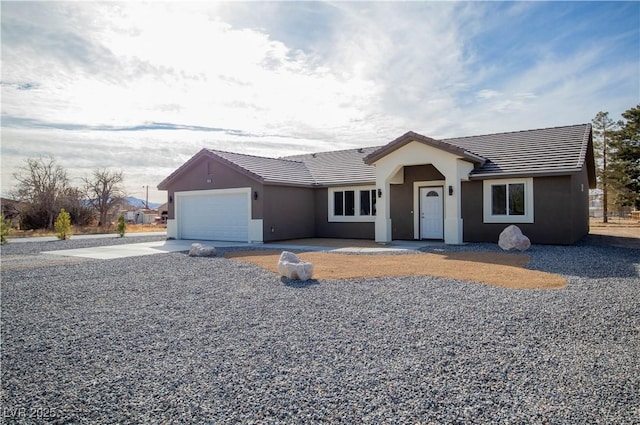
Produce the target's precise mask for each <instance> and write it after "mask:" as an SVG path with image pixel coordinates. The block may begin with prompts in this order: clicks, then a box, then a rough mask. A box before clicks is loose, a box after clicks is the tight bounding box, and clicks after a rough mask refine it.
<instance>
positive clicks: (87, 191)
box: [10, 156, 126, 230]
mask: <svg viewBox="0 0 640 425" xmlns="http://www.w3.org/2000/svg"><path fill="white" fill-rule="evenodd" d="M13 177H14V178H15V179H16V182H17V184H16V187H15V189H13V190H12V191H11V192H10V196H11V197H12V198H13V199H14V200H16V201H21V202H23V203H24V207H23V208H21V209H20V227H21V228H22V229H25V230H28V229H50V230H51V229H53V228H54V224H55V223H54V222H55V219H56V217H57V215H58V213H59V212H60V211H61V210H63V209H64V210H65V211H66V212H68V213H69V216H70V219H71V223H72V224H74V225H78V226H87V225H92V224H94V222H95V219H96V217H97V218H98V226H101V227H107V226H109V225H110V222H109V221H108V220H109V215H110V213H111V212H112V211H114V210H115V209H116V208H118V207H120V206H121V205H123V204H124V200H125V197H126V193H125V190H124V185H123V184H124V174H123V172H122V171H111V170H108V169H105V168H98V169H95V170H93V172H92V174H91V175H90V176H85V177H83V178H82V184H81V186H80V187H74V186H72V185H71V182H70V180H69V177H68V174H67V171H66V170H65V169H64V168H63V167H62V166H61V165H60V164H58V163H57V161H56V159H55V158H54V157H53V156H49V157H47V158H43V157H39V158H28V159H26V160H25V164H24V165H23V166H21V167H19V168H18V170H17V171H16V172H15V173H14V174H13Z"/></svg>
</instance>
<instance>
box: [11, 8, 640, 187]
mask: <svg viewBox="0 0 640 425" xmlns="http://www.w3.org/2000/svg"><path fill="white" fill-rule="evenodd" d="M546 7H558V8H560V7H561V8H563V13H565V14H567V13H569V12H570V11H571V8H572V7H574V6H572V5H564V4H563V5H557V6H556V5H554V4H551V5H549V4H531V3H513V4H511V3H509V4H501V3H500V4H496V3H448V2H438V3H432V2H416V3H413V2H407V3H377V2H362V3H360V2H355V3H351V2H349V3H346V2H336V3H304V2H303V3H277V2H275V3H271V2H269V3H266V2H265V3H209V2H206V3H205V2H196V3H183V2H168V3H159V2H157V3H141V2H129V3H80V2H78V3H56V2H49V3H28V2H27V3H7V4H3V8H2V12H3V13H2V52H3V66H2V83H3V84H2V114H3V123H4V124H3V125H4V127H7V124H11V125H9V126H8V128H4V127H3V130H2V139H3V140H2V165H3V167H2V180H3V181H2V191H3V193H6V191H7V189H8V188H9V187H10V186H11V177H10V174H11V172H12V170H13V169H14V168H15V167H16V166H17V165H19V164H20V161H21V160H23V159H24V158H25V157H27V156H34V155H37V154H40V153H47V152H51V151H53V152H54V153H56V152H58V153H59V155H60V159H61V161H64V165H65V166H68V167H70V168H72V169H73V170H74V171H77V172H78V173H84V172H88V171H90V170H91V168H95V167H115V168H118V166H121V167H122V168H124V171H125V175H127V174H128V175H130V176H136V177H132V180H134V182H132V183H131V185H132V188H133V189H135V188H136V187H138V186H142V185H146V184H152V185H153V184H155V183H158V182H159V181H160V180H162V178H164V177H165V175H164V173H167V171H171V169H172V167H176V166H177V165H179V164H180V163H181V161H184V160H185V159H187V158H188V157H189V156H190V155H192V154H194V153H195V152H197V151H198V150H199V149H200V148H202V147H204V146H207V147H213V148H217V149H225V150H234V151H238V150H239V151H242V152H246V153H251V154H258V155H261V154H264V155H270V156H279V155H287V154H294V153H299V152H309V151H312V150H316V151H317V150H329V149H340V148H349V147H355V146H364V145H376V144H382V143H385V142H387V141H389V140H392V139H393V138H395V137H397V136H398V135H400V134H402V133H404V132H405V131H407V130H414V131H418V132H421V133H423V134H426V135H429V136H432V137H452V136H461V135H471V134H481V133H492V132H497V131H510V130H521V129H526V128H535V127H547V126H553V125H563V124H573V123H580V122H587V121H589V120H590V119H591V117H593V116H594V115H595V113H596V112H597V111H599V110H609V111H610V112H611V114H612V116H615V115H617V114H619V113H620V112H622V111H623V110H624V109H627V108H628V107H631V106H633V105H634V104H635V103H637V101H638V100H637V99H638V90H639V89H638V80H640V79H639V78H638V68H637V63H638V60H640V58H638V54H635V56H633V55H634V53H633V52H631V53H629V55H628V57H627V58H625V59H620V58H619V57H611V53H610V52H612V51H616V48H617V46H618V44H619V43H621V40H625V39H628V38H629V34H627V33H624V34H623V33H620V34H615V33H614V34H613V35H611V36H608V37H601V38H600V39H598V40H597V42H596V41H592V42H587V41H583V40H582V39H581V38H580V37H577V38H580V42H576V43H575V45H571V46H573V47H571V48H570V45H569V44H568V40H571V38H572V37H573V36H575V34H574V33H573V31H576V28H582V29H583V30H584V28H588V27H589V25H588V24H589V22H587V21H584V22H583V21H581V22H579V25H575V26H561V25H557V29H556V30H555V31H556V33H555V34H554V35H555V37H545V34H542V33H539V34H532V33H526V34H525V33H519V32H518V31H519V26H521V25H523V24H524V23H528V22H535V20H536V18H538V19H542V18H544V19H542V20H541V21H540V22H541V23H540V25H543V24H544V23H545V22H547V18H548V15H547V14H545V13H543V12H544V11H545V8H546ZM564 8H568V9H567V10H568V11H567V10H564ZM611 8H612V9H615V6H611ZM614 11H615V10H614ZM497 12H500V13H497ZM536 13H538V14H539V15H535V14H536ZM560 15H561V14H558V16H560ZM554 16H555V15H554ZM505 17H506V18H505ZM554 19H559V18H557V16H556V17H555V18H554ZM574 20H575V19H574ZM543 21H544V22H543ZM557 23H558V22H556V21H554V22H552V24H557ZM533 28H534V29H535V27H533ZM633 34H634V33H632V34H631V37H632V38H633ZM636 34H637V31H636ZM636 38H637V37H636ZM616 43H618V44H616ZM635 47H636V50H638V49H637V40H636V41H635ZM634 89H635V90H634ZM52 123H53V124H56V126H57V128H58V129H52V128H51V127H50V126H49V127H47V125H49V124H52ZM152 123H166V124H167V125H168V126H169V127H170V126H172V125H173V126H187V127H188V126H191V127H188V128H191V130H148V129H145V128H146V127H149V126H150V124H152ZM42 124H44V126H42ZM39 125H40V126H39ZM56 126H54V127H56ZM194 126H200V127H206V128H208V129H209V130H206V129H198V128H194ZM103 127H113V128H121V127H129V128H134V127H140V128H141V129H139V130H138V131H133V130H132V131H107V129H105V128H103ZM216 128H219V129H221V130H220V131H211V129H216ZM225 129H226V130H237V131H238V132H240V133H237V134H236V133H234V132H233V131H225ZM243 134H244V135H245V136H243ZM246 135H250V136H251V137H247V136H246ZM140 170H144V171H142V172H141V171H140ZM154 170H155V171H154ZM150 178H152V179H155V180H156V181H154V182H149V181H148V180H149V179H150Z"/></svg>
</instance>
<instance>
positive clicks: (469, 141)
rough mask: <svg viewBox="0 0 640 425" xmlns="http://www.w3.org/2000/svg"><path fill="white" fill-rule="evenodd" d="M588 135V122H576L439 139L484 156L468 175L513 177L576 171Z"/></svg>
mask: <svg viewBox="0 0 640 425" xmlns="http://www.w3.org/2000/svg"><path fill="white" fill-rule="evenodd" d="M590 135H591V125H590V124H580V125H572V126H566V127H554V128H544V129H540V130H528V131H518V132H513V133H499V134H488V135H485V136H472V137H458V138H453V139H444V140H442V142H445V143H448V144H451V145H455V146H459V147H461V148H463V149H465V150H468V151H470V152H474V153H475V154H477V155H480V156H482V157H484V158H487V159H488V161H487V162H486V163H485V164H484V165H483V166H482V167H480V168H477V169H475V170H474V171H473V172H472V173H471V176H477V177H488V176H515V175H534V174H556V173H572V172H577V171H580V170H581V169H582V166H583V165H584V163H585V160H586V158H587V154H588V145H589V142H590Z"/></svg>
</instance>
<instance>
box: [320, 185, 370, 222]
mask: <svg viewBox="0 0 640 425" xmlns="http://www.w3.org/2000/svg"><path fill="white" fill-rule="evenodd" d="M376 200H377V198H376V189H375V188H370V187H366V188H364V187H362V188H356V187H354V188H335V189H329V221H374V220H375V215H376Z"/></svg>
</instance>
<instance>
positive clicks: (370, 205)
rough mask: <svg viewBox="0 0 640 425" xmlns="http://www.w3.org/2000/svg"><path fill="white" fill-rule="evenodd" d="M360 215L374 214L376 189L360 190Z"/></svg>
mask: <svg viewBox="0 0 640 425" xmlns="http://www.w3.org/2000/svg"><path fill="white" fill-rule="evenodd" d="M360 215H376V190H375V189H371V190H361V191H360Z"/></svg>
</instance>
